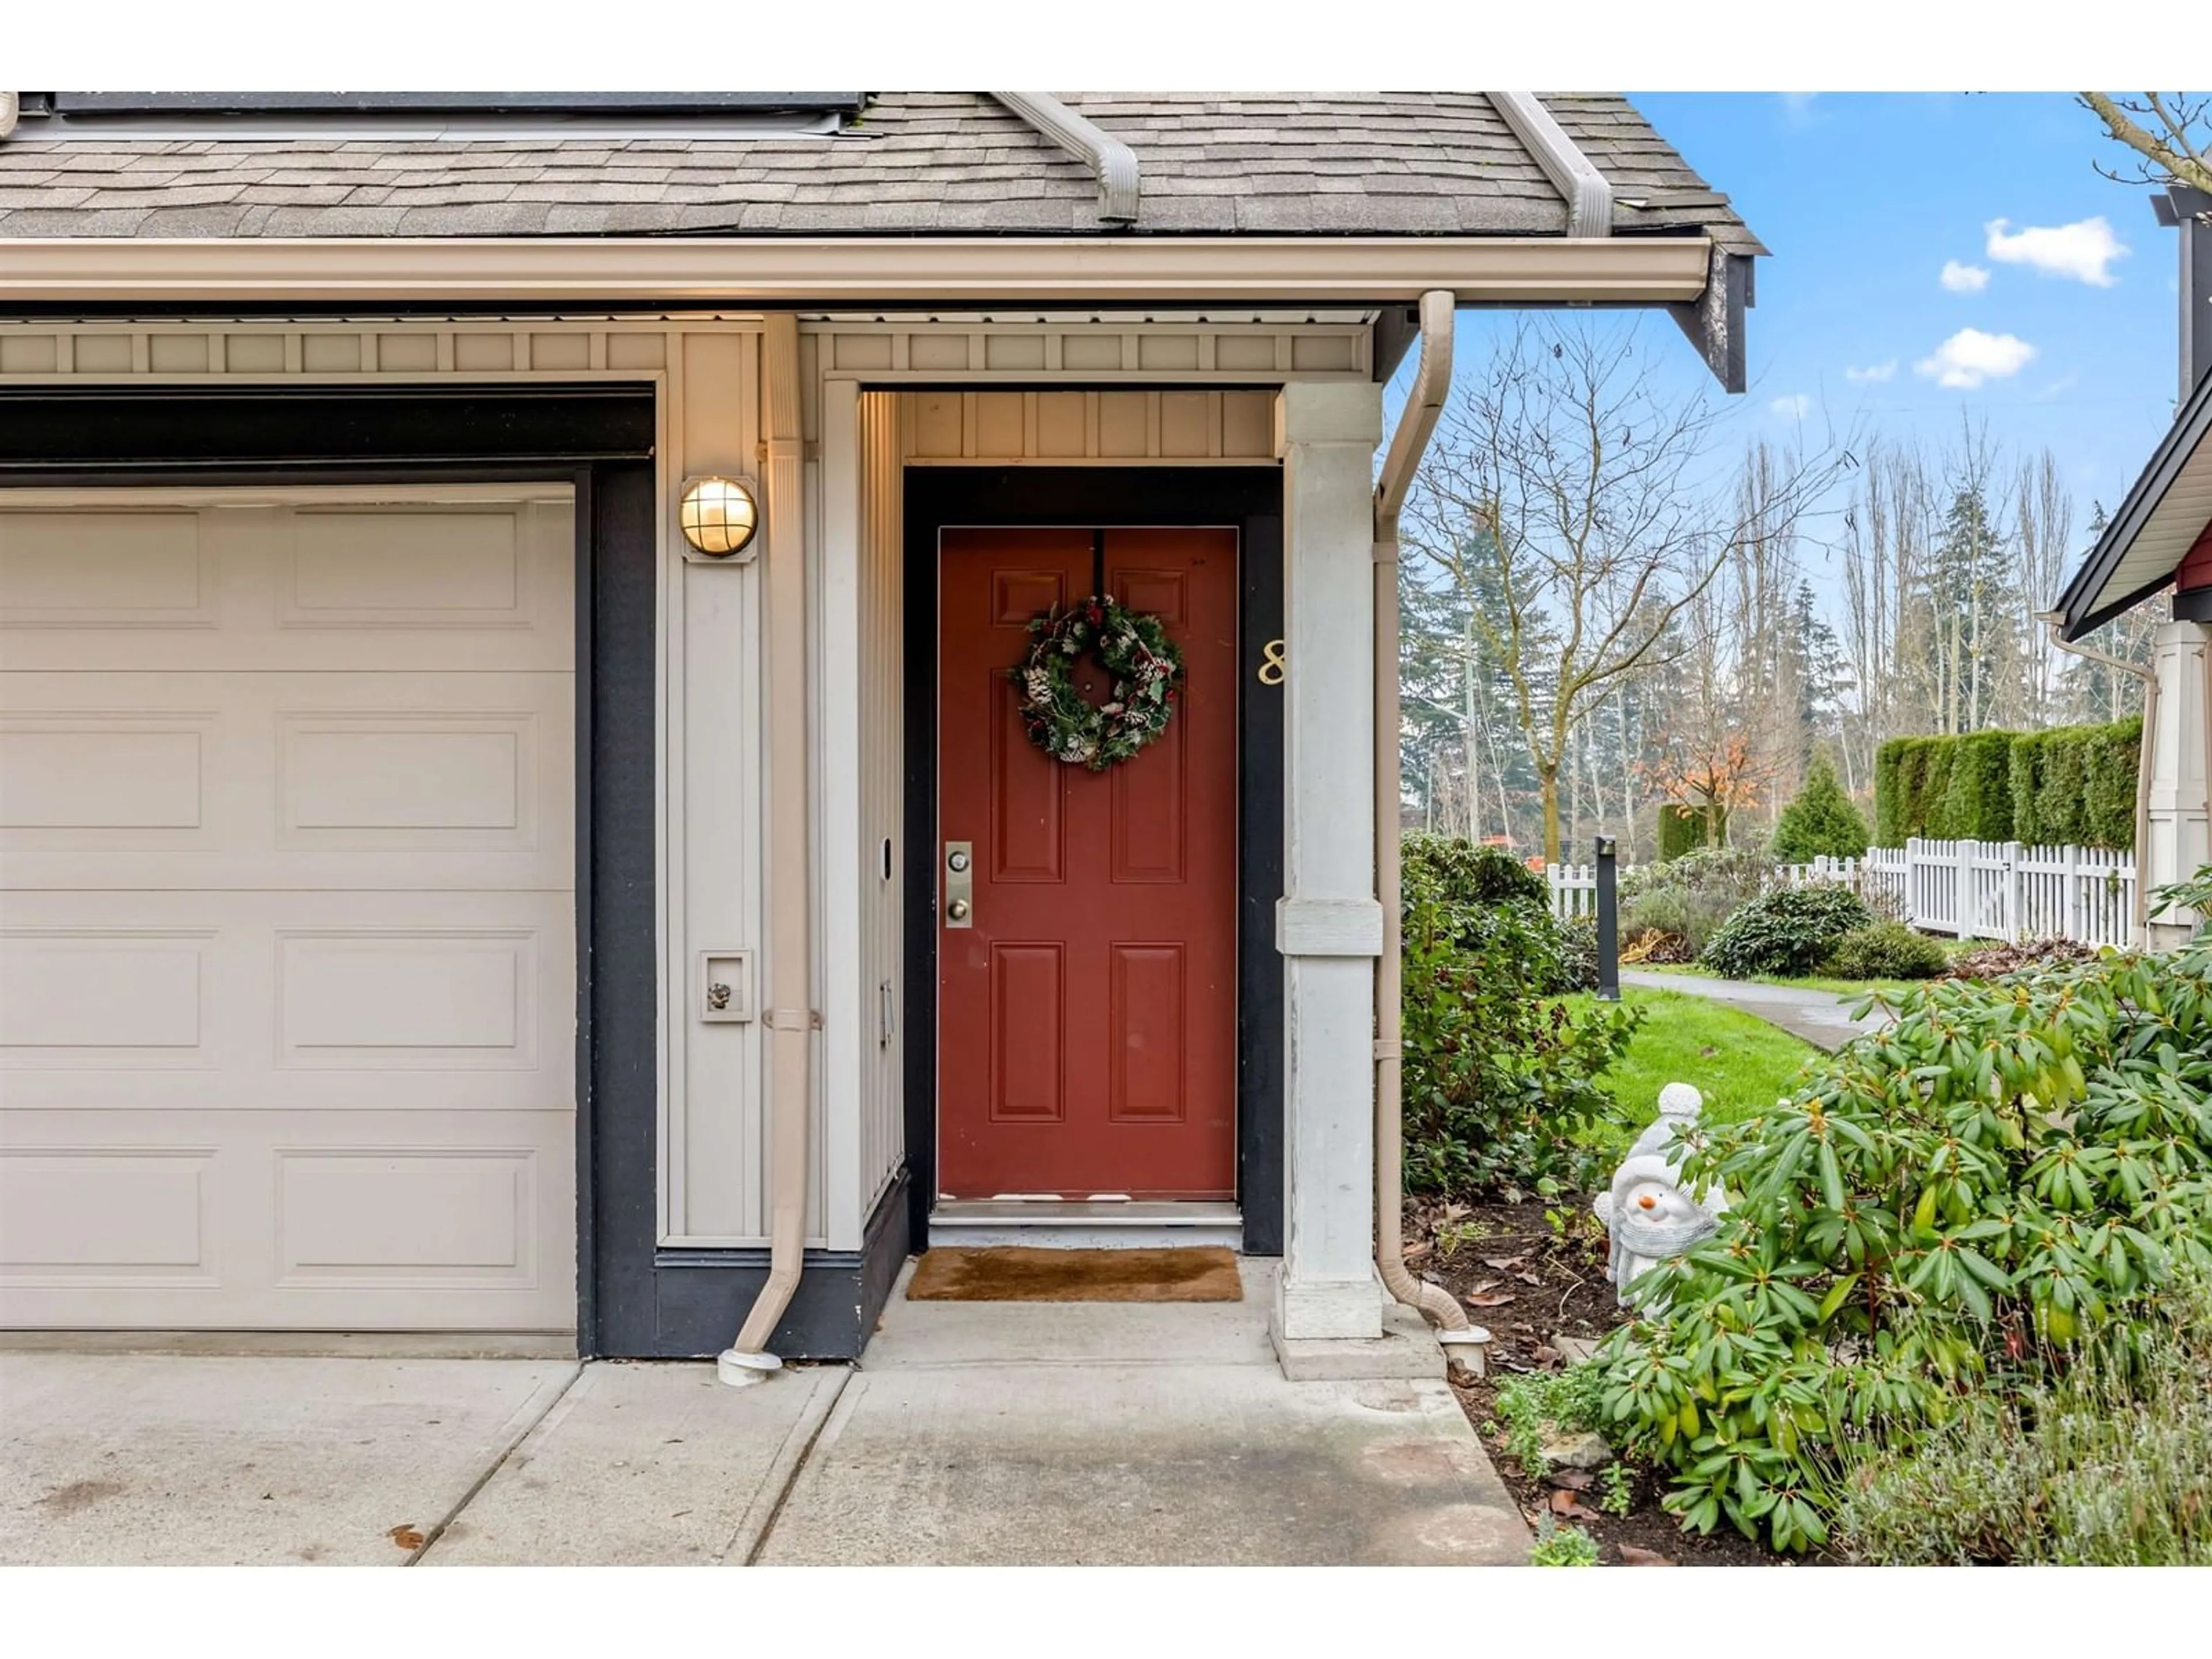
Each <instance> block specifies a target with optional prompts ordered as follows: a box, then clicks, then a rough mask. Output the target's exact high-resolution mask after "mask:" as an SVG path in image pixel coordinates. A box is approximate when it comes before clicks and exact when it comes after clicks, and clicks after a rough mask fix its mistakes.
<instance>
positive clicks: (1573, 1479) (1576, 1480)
mask: <svg viewBox="0 0 2212 1659" xmlns="http://www.w3.org/2000/svg"><path fill="white" fill-rule="evenodd" d="M1544 1479H1545V1480H1548V1481H1550V1482H1551V1483H1552V1484H1553V1486H1558V1487H1559V1488H1560V1489H1561V1490H1562V1491H1565V1492H1588V1491H1589V1489H1590V1487H1591V1486H1592V1485H1593V1484H1594V1483H1595V1481H1596V1480H1597V1477H1596V1476H1595V1475H1594V1474H1591V1473H1590V1472H1589V1470H1588V1469H1553V1471H1552V1472H1551V1473H1550V1474H1547V1475H1546V1476H1545V1477H1544Z"/></svg>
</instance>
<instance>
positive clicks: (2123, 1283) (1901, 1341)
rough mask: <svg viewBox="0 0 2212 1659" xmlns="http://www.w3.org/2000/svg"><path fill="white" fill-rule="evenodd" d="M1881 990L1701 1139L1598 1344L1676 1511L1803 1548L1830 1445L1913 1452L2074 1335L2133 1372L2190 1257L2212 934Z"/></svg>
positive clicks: (2206, 1086)
mask: <svg viewBox="0 0 2212 1659" xmlns="http://www.w3.org/2000/svg"><path fill="white" fill-rule="evenodd" d="M1897 1006H1898V1008H1899V1017H1898V1018H1897V1019H1896V1020H1895V1022H1894V1023H1893V1024H1891V1025H1889V1026H1888V1027H1887V1028H1886V1029H1885V1030H1883V1031H1882V1032H1881V1033H1880V1034H1879V1035H1878V1036H1867V1037H1862V1038H1860V1039H1859V1040H1857V1041H1856V1042H1852V1043H1850V1045H1849V1046H1847V1047H1846V1048H1844V1050H1843V1051H1842V1052H1841V1053H1840V1054H1836V1055H1834V1056H1832V1057H1831V1058H1830V1059H1828V1060H1826V1061H1824V1062H1820V1063H1818V1064H1817V1065H1816V1067H1815V1069H1814V1072H1813V1073H1812V1074H1811V1077H1810V1080H1809V1081H1808V1083H1807V1084H1806V1085H1804V1086H1803V1087H1802V1088H1801V1089H1800V1090H1799V1091H1798V1092H1797V1094H1796V1096H1795V1097H1793V1098H1792V1099H1791V1100H1790V1102H1788V1103H1784V1104H1783V1105H1780V1106H1778V1107H1776V1108H1775V1109H1772V1110H1771V1111H1769V1112H1765V1113H1763V1114H1761V1115H1758V1116H1755V1117H1753V1118H1749V1119H1747V1120H1745V1121H1741V1122H1739V1123H1735V1124H1728V1125H1721V1126H1717V1127H1711V1128H1709V1129H1705V1130H1703V1131H1701V1132H1700V1133H1699V1136H1698V1137H1697V1138H1696V1139H1694V1141H1693V1142H1692V1147H1691V1149H1690V1152H1689V1156H1688V1158H1687V1162H1686V1167H1685V1171H1684V1173H1685V1178H1686V1179H1687V1180H1688V1181H1690V1182H1693V1183H1696V1184H1698V1185H1699V1186H1703V1185H1704V1184H1705V1183H1707V1182H1715V1181H1717V1182H1720V1183H1722V1184H1723V1186H1724V1187H1725V1188H1727V1190H1728V1191H1729V1193H1731V1194H1735V1200H1734V1202H1733V1204H1732V1206H1731V1207H1730V1208H1729V1211H1728V1212H1726V1213H1725V1214H1724V1215H1723V1218H1722V1220H1721V1225H1720V1230H1719V1231H1718V1232H1717V1234H1715V1235H1714V1236H1713V1237H1711V1238H1710V1239H1708V1240H1707V1241H1706V1242H1705V1243H1703V1244H1701V1245H1699V1247H1697V1248H1696V1249H1693V1250H1692V1251H1691V1252H1690V1253H1689V1254H1688V1255H1685V1256H1683V1257H1681V1258H1679V1259H1678V1260H1677V1261H1674V1262H1672V1263H1669V1264H1667V1265H1666V1266H1665V1267H1661V1268H1658V1269H1655V1270H1654V1271H1653V1272H1652V1273H1650V1274H1649V1275H1647V1276H1646V1277H1645V1279H1643V1280H1640V1281H1639V1282H1638V1288H1637V1289H1636V1290H1635V1291H1633V1292H1632V1300H1633V1301H1635V1302H1636V1303H1637V1304H1638V1305H1639V1313H1638V1317H1637V1318H1636V1319H1635V1320H1634V1321H1633V1322H1632V1323H1631V1324H1630V1325H1629V1326H1628V1327H1626V1328H1624V1329H1623V1330H1621V1331H1620V1332H1619V1333H1617V1334H1615V1336H1614V1337H1613V1338H1612V1339H1611V1340H1609V1341H1608V1342H1607V1345H1606V1346H1605V1347H1604V1348H1603V1349H1602V1350H1601V1352H1600V1354H1599V1356H1598V1358H1599V1363H1601V1364H1604V1365H1605V1367H1606V1416H1607V1432H1608V1434H1609V1435H1611V1436H1612V1437H1614V1438H1615V1439H1617V1440H1621V1441H1625V1442H1626V1443H1627V1444H1628V1445H1629V1446H1631V1447H1632V1449H1636V1450H1638V1451H1641V1452H1643V1453H1644V1454H1646V1455H1650V1456H1651V1457H1652V1458H1654V1459H1655V1460H1656V1462H1659V1463H1661V1464H1662V1465H1664V1466H1665V1467H1666V1468H1667V1469H1668V1470H1669V1471H1670V1472H1671V1478H1672V1480H1673V1482H1674V1486H1673V1488H1672V1490H1670V1491H1669V1492H1668V1494H1667V1496H1666V1498H1665V1500H1664V1501H1665V1503H1666V1505H1667V1507H1668V1509H1669V1510H1672V1511H1674V1513H1675V1514H1677V1515H1678V1516H1680V1517H1681V1518H1682V1520H1683V1522H1684V1523H1685V1524H1686V1526H1689V1527H1691V1528H1694V1529H1697V1530H1699V1531H1710V1530H1711V1529H1712V1528H1714V1527H1715V1526H1717V1525H1718V1524H1719V1523H1720V1522H1722V1521H1723V1520H1725V1521H1727V1522H1729V1523H1731V1524H1732V1525H1734V1526H1735V1527H1736V1528H1739V1529H1740V1530H1741V1531H1742V1532H1743V1533H1744V1534H1746V1535H1747V1536H1752V1537H1757V1536H1760V1535H1762V1534H1763V1535H1765V1536H1766V1537H1767V1538H1769V1539H1770V1540H1771V1541H1772V1542H1773V1543H1774V1544H1775V1545H1776V1546H1777V1547H1779V1548H1783V1549H1801V1548H1803V1547H1806V1546H1808V1545H1809V1544H1816V1543H1819V1542H1821V1541H1824V1540H1825V1539H1826V1537H1827V1536H1828V1532H1829V1526H1830V1522H1831V1520H1832V1516H1833V1515H1834V1512H1835V1505H1836V1504H1837V1502H1838V1470H1839V1468H1840V1466H1841V1461H1842V1459H1843V1458H1844V1456H1845V1455H1850V1456H1852V1457H1857V1456H1859V1455H1865V1454H1873V1455H1881V1454H1885V1453H1888V1452H1896V1453H1899V1454H1900V1455H1903V1454H1909V1453H1910V1452H1911V1450H1912V1449H1914V1448H1915V1447H1917V1446H1919V1445H1923V1444H1932V1443H1934V1441H1933V1439H1932V1438H1931V1434H1932V1431H1935V1430H1936V1429H1938V1428H1941V1427H1943V1426H1944V1425H1953V1424H1955V1423H1957V1422H1958V1421H1959V1420H1960V1416H1961V1413H1966V1412H1971V1411H1977V1410H1981V1409H1984V1404H1983V1402H1986V1401H1990V1400H1998V1399H2002V1398H2005V1397H2007V1396H2008V1395H2013V1394H2015V1393H2017V1392H2019V1391H2020V1390H2021V1389H2031V1388H2033V1387H2035V1386H2038V1385H2039V1384H2048V1383H2051V1382H2053V1381H2054V1380H2055V1379H2056V1378H2057V1376H2058V1375H2059V1374H2060V1373H2061V1372H2063V1370H2064V1369H2065V1366H2066V1361H2067V1357H2068V1355H2069V1352H2071V1351H2072V1350H2073V1348H2074V1347H2075V1345H2077V1344H2078V1343H2079V1342H2080V1341H2081V1340H2082V1339H2084V1338H2085V1337H2087V1336H2090V1335H2094V1336H2095V1338H2096V1340H2098V1341H2100V1342H2102V1343H2106V1344H2109V1345H2110V1350H2111V1352H2113V1353H2114V1354H2116V1355H2118V1356H2121V1357H2122V1358H2123V1359H2124V1360H2125V1362H2126V1363H2128V1364H2131V1365H2132V1364H2148V1359H2147V1358H2145V1356H2148V1355H2150V1354H2151V1353H2152V1352H2153V1349H2154V1344H2155V1341H2156V1340H2157V1334H2158V1332H2159V1331H2160V1329H2161V1328H2163V1327H2164V1326H2166V1325H2170V1324H2171V1323H2172V1317H2171V1315H2170V1313H2169V1312H2168V1308H2169V1304H2171V1301H2172V1297H2174V1296H2175V1295H2176V1294H2177V1292H2176V1291H2175V1288H2174V1286H2175V1282H2176V1279H2175V1275H2176V1273H2177V1272H2180V1271H2194V1272H2198V1273H2203V1272H2212V945H2205V944H2203V943H2199V944H2197V945H2191V946H2190V947H2188V948H2185V949H2184V950H2181V951H2174V952H2172V953H2171V954H2169V955H2166V956H2162V957H2124V956H2120V955H2118V954H2117V953H2113V952H2106V953H2104V954H2102V955H2100V957H2098V958H2097V959H2096V960H2095V961H2093V962H2089V963H2073V964H2069V965H2067V966H2064V967H2061V968H2057V969H2051V970H2049V971H2045V972H2038V971H2033V970H2030V971H2027V972H2024V973H2021V974H2017V975H2010V976H2008V977H2007V978H2005V979H2003V980H2001V981H1995V982H1984V981H1948V980H1947V981H1937V982H1936V983H1935V984H1933V985H1931V986H1929V987H1925V988H1921V989H1916V990H1913V991H1911V992H1907V993H1904V994H1902V995H1901V997H1900V998H1899V1002H1898V1004H1897ZM1654 1297H1665V1298H1667V1301H1666V1306H1665V1309H1664V1318H1663V1319H1661V1318H1656V1317H1653V1316H1652V1313H1653V1311H1654V1300H1653V1298H1654ZM2200 1376H2201V1372H2200Z"/></svg>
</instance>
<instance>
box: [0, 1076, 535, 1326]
mask: <svg viewBox="0 0 2212 1659" xmlns="http://www.w3.org/2000/svg"><path fill="white" fill-rule="evenodd" d="M88 1131H89V1132H88ZM574 1192H575V1152H574V1118H573V1116H571V1115H569V1114H567V1113H561V1112H538V1113H505V1114H500V1115H490V1116H485V1117H483V1118H480V1119H477V1120H476V1121H471V1122H469V1123H466V1124H462V1125H458V1126H457V1125H453V1124H451V1123H447V1122H444V1121H438V1120H435V1119H431V1120H424V1119H422V1118H419V1117H416V1116H412V1115H401V1114H387V1115H347V1114H314V1115H305V1116H302V1117H300V1118H297V1119H295V1120H293V1121H280V1120H276V1119H273V1118H271V1117H270V1116H269V1115H266V1114H258V1113H252V1114H229V1113H221V1112H210V1113H195V1114H191V1115H182V1116H179V1115H167V1114H149V1113H138V1114H135V1115H134V1114H130V1113H116V1114H112V1115H100V1116H99V1117H96V1118H92V1119H86V1118H83V1117H81V1116H78V1115H74V1114H68V1113H46V1112H38V1113H33V1112H21V1113H11V1114H9V1115H8V1117H7V1119H6V1120H5V1129H4V1133H0V1323H4V1324H6V1325H9V1326H12V1327H15V1328H42V1327H43V1328H79V1327H85V1326H123V1327H128V1326H132V1325H137V1326H152V1327H160V1328H195V1327H197V1328H247V1327H252V1328H276V1329H305V1330H313V1329H330V1328H344V1329H357V1330H428V1329H440V1328H447V1329H450V1328H483V1329H495V1328H496V1329H521V1330H562V1329H567V1328H570V1327H571V1326H572V1325H573V1324H574V1312H575V1256H574V1245H573V1242H572V1240H573V1227H574V1220H573V1210H574Z"/></svg>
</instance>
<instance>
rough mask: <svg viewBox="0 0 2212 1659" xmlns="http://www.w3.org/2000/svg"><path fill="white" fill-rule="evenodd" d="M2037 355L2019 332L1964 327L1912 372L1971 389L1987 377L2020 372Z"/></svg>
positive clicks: (1949, 384) (2002, 377)
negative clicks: (1996, 332) (1999, 331)
mask: <svg viewBox="0 0 2212 1659" xmlns="http://www.w3.org/2000/svg"><path fill="white" fill-rule="evenodd" d="M2034 356H2035V348H2034V347H2033V346H2032V345H2030V344H2028V343H2027V341H2025V340H2023V339H2021V337H2019V336H2018V335H2016V334H1984V333H1983V332H1982V331H1981V330H1979V329H1978V328H1962V329H1960V331H1958V332H1957V333H1956V334H1954V335H1953V336H1952V337H1950V338H1949V339H1948V340H1946V341H1944V342H1943V343H1942V345H1939V346H1937V347H1936V350H1935V353H1934V355H1933V356H1927V357H1923V358H1922V359H1921V360H1920V361H1919V362H1917V363H1915V364H1913V366H1912V372H1913V373H1914V374H1919V375H1923V376H1925V377H1926V378H1927V379H1929V380H1933V381H1935V382H1936V385H1938V386H1953V387H1955V388H1957V389H1958V390H1960V391H1961V392H1971V391H1972V390H1973V389H1974V388H1975V387H1976V386H1979V385H1981V384H1982V382H1983V381H1984V380H2002V379H2004V377H2005V376H2006V375H2008V374H2019V373H2020V371H2021V369H2023V368H2027V365H2028V362H2029V361H2030V360H2031V359H2032V358H2033V357H2034Z"/></svg>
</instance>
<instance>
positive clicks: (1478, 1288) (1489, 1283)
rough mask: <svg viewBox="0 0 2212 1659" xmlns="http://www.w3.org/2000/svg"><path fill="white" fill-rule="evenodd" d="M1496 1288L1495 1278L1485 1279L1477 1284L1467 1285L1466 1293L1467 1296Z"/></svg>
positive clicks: (1477, 1294)
mask: <svg viewBox="0 0 2212 1659" xmlns="http://www.w3.org/2000/svg"><path fill="white" fill-rule="evenodd" d="M1497 1288H1498V1281H1497V1280H1496V1279H1484V1280H1483V1281H1482V1282H1481V1283H1480V1284H1479V1285H1469V1286H1468V1292H1467V1293H1468V1295H1469V1296H1480V1295H1481V1294H1482V1293H1483V1292H1484V1291H1494V1290H1496V1289H1497Z"/></svg>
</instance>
